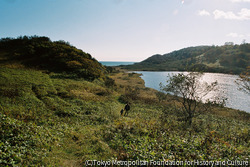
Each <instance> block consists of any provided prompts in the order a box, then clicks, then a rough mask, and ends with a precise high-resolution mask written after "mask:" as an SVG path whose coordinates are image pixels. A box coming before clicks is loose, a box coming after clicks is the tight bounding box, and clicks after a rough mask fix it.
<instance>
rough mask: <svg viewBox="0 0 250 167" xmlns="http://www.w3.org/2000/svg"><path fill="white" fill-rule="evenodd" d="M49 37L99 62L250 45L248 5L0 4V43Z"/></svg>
mask: <svg viewBox="0 0 250 167" xmlns="http://www.w3.org/2000/svg"><path fill="white" fill-rule="evenodd" d="M24 35H28V36H32V35H38V36H47V37H49V38H50V39H51V40H52V41H57V40H64V41H67V42H69V43H70V44H71V45H73V46H76V47H77V48H79V49H81V50H83V51H84V52H87V53H90V54H91V55H92V56H93V57H94V58H96V59H97V60H98V61H132V62H139V61H142V60H145V59H146V58H148V57H150V56H152V55H154V54H165V53H169V52H172V51H174V50H179V49H182V48H186V47H190V46H199V45H223V44H224V43H225V42H234V43H235V44H241V43H242V42H243V40H245V41H246V42H247V43H250V0H0V38H5V37H13V38H16V37H18V36H24Z"/></svg>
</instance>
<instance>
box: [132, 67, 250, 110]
mask: <svg viewBox="0 0 250 167" xmlns="http://www.w3.org/2000/svg"><path fill="white" fill-rule="evenodd" d="M136 73H141V74H142V76H141V78H142V79H143V80H144V81H145V86H146V87H150V88H154V89H156V90H160V86H159V84H160V83H163V84H164V83H166V80H167V79H168V74H170V75H171V74H176V73H178V72H148V71H147V72H145V71H137V72H136ZM237 78H238V76H237V75H229V74H218V73H204V75H203V77H202V78H201V80H203V81H206V82H207V83H211V82H215V81H217V82H218V91H217V92H213V93H212V95H216V96H223V97H226V98H228V100H227V101H226V106H227V107H230V108H234V109H239V110H244V111H246V112H249V113H250V97H249V95H248V94H246V93H244V92H241V91H239V90H238V89H237V88H238V86H237V84H236V83H235V80H236V79H237ZM212 95H211V94H210V95H208V96H210V97H211V96H212Z"/></svg>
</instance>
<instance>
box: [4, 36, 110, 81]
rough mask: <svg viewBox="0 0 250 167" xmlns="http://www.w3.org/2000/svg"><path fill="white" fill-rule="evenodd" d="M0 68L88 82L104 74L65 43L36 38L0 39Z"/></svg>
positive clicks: (89, 58) (93, 61) (80, 51)
mask: <svg viewBox="0 0 250 167" xmlns="http://www.w3.org/2000/svg"><path fill="white" fill-rule="evenodd" d="M0 65H1V66H12V67H24V68H35V69H40V70H45V71H48V72H65V73H68V74H74V75H76V76H77V77H82V78H86V79H90V80H93V79H95V78H99V77H103V76H104V73H105V71H106V69H105V67H104V66H102V65H101V64H100V63H99V62H98V61H97V60H95V59H94V58H93V57H92V56H91V55H90V54H88V53H85V52H83V51H82V50H80V49H77V48H75V47H74V46H71V45H70V44H69V43H68V42H65V41H55V42H52V41H51V40H50V39H49V38H48V37H38V36H32V37H27V36H23V37H18V38H16V39H14V38H2V39H0Z"/></svg>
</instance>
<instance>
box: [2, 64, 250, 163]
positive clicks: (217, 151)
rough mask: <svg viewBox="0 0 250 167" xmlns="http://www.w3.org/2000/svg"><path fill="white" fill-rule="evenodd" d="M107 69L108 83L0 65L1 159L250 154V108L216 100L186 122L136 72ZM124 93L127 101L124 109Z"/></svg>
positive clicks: (235, 156)
mask: <svg viewBox="0 0 250 167" xmlns="http://www.w3.org/2000/svg"><path fill="white" fill-rule="evenodd" d="M110 77H111V78H112V79H114V80H115V83H116V85H115V86H113V87H112V88H107V87H106V86H105V84H104V82H103V81H101V80H94V81H93V82H89V81H86V80H83V79H70V78H67V77H65V74H56V73H51V74H49V75H48V74H46V73H43V72H41V71H36V70H28V69H11V68H0V92H1V93H0V120H1V121H0V165H1V166H7V165H8V166H15V165H17V166H36V165H38V166H42V165H44V166H84V163H85V161H86V160H90V159H92V160H112V159H118V160H165V161H166V160H247V158H248V157H249V151H250V150H249V148H250V147H249V136H250V135H249V130H250V126H249V125H250V124H249V123H250V122H249V120H250V119H249V114H248V113H245V112H242V111H237V110H233V109H228V108H221V107H213V109H212V110H211V111H210V112H207V113H204V114H202V115H200V116H199V117H197V118H195V119H194V121H193V124H192V127H187V126H186V123H185V122H182V121H179V117H178V114H177V113H176V112H175V111H174V107H173V105H172V104H173V101H170V100H169V98H168V100H165V101H162V102H161V103H160V102H158V100H157V97H156V95H155V91H154V90H152V89H148V88H145V87H144V82H143V81H142V80H141V79H140V78H139V76H138V75H137V74H127V73H117V74H113V75H112V76H110ZM130 91H131V92H132V93H131V92H130ZM133 92H136V95H135V94H133ZM121 97H123V99H124V98H127V100H128V101H130V102H131V110H130V113H129V115H128V116H127V117H121V116H120V110H121V109H122V108H123V107H124V106H125V104H124V103H121ZM125 100H126V99H125Z"/></svg>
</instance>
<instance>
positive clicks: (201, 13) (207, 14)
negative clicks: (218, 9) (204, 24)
mask: <svg viewBox="0 0 250 167" xmlns="http://www.w3.org/2000/svg"><path fill="white" fill-rule="evenodd" d="M198 15H199V16H210V13H209V12H208V11H206V10H204V9H203V10H199V11H198Z"/></svg>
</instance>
